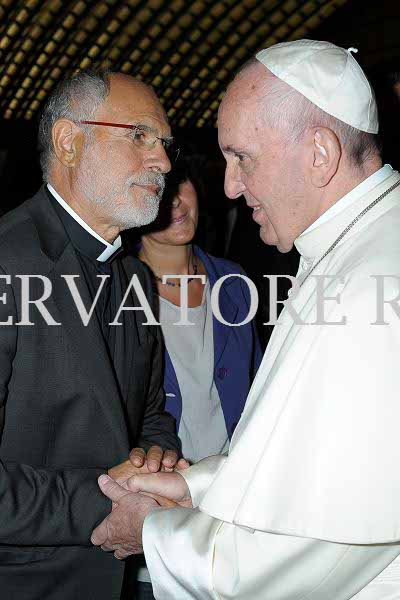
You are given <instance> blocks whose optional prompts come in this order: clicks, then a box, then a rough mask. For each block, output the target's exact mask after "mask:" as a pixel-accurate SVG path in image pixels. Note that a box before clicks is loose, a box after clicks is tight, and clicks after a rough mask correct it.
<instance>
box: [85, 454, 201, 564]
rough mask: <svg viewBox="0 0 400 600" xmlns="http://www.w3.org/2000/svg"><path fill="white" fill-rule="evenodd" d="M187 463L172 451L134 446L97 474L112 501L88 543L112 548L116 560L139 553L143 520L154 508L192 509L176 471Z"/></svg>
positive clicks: (185, 486)
mask: <svg viewBox="0 0 400 600" xmlns="http://www.w3.org/2000/svg"><path fill="white" fill-rule="evenodd" d="M188 466H189V463H188V462H187V461H186V460H185V459H184V458H181V459H180V460H178V454H177V453H176V452H175V450H166V451H163V450H162V449H161V448H160V447H159V446H152V447H151V448H150V450H149V451H148V453H147V454H146V453H145V451H144V450H143V449H142V448H134V449H133V450H132V451H131V453H130V455H129V459H128V460H126V461H125V462H123V463H121V464H120V465H117V466H115V467H112V468H111V469H109V471H108V474H107V475H101V476H100V477H99V486H100V489H101V491H102V492H103V494H104V495H105V496H107V498H109V499H110V500H111V501H112V510H111V512H110V514H109V515H108V516H107V517H106V518H105V519H104V520H103V521H102V523H100V525H98V526H97V527H96V529H95V530H94V531H93V533H92V537H91V542H92V544H94V545H95V546H100V547H101V548H102V550H105V551H113V552H114V556H115V557H116V558H118V559H123V558H126V557H127V556H129V555H131V554H141V553H142V552H143V547H142V530H143V523H144V519H145V518H146V516H147V514H148V513H149V512H150V510H152V509H155V508H160V507H164V508H173V507H184V508H191V507H192V500H191V497H190V492H189V488H188V486H187V484H186V481H185V479H184V478H183V477H182V475H180V474H179V471H181V470H183V469H186V468H187V467H188Z"/></svg>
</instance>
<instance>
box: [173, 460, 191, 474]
mask: <svg viewBox="0 0 400 600" xmlns="http://www.w3.org/2000/svg"><path fill="white" fill-rule="evenodd" d="M189 467H190V463H189V461H187V460H186V458H180V459H179V460H178V462H177V463H176V467H175V469H176V470H177V471H183V470H184V469H188V468H189Z"/></svg>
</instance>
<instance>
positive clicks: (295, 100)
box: [238, 58, 381, 168]
mask: <svg viewBox="0 0 400 600" xmlns="http://www.w3.org/2000/svg"><path fill="white" fill-rule="evenodd" d="M259 64H260V63H259V61H258V60H257V59H256V58H252V59H250V60H249V61H247V63H245V64H244V65H243V67H242V68H241V69H240V70H239V72H238V75H240V74H241V73H243V72H244V71H245V70H247V69H248V68H250V67H252V66H255V65H259ZM265 73H266V78H267V79H266V81H265V96H264V97H263V99H262V102H263V110H264V116H265V120H266V122H267V124H268V126H269V127H271V128H274V129H278V130H281V131H283V132H284V135H287V139H288V141H292V142H298V141H299V140H300V139H301V137H302V135H303V133H304V132H305V130H306V129H308V128H310V127H326V128H329V129H331V130H332V131H333V132H334V133H335V134H336V136H337V138H338V140H339V142H340V144H341V146H342V148H343V149H344V151H345V153H346V154H347V156H348V159H349V161H350V163H352V164H353V165H354V166H355V167H358V168H360V167H362V165H363V163H364V162H366V161H367V160H368V158H369V157H370V156H377V155H378V156H380V154H381V145H380V138H379V136H378V135H375V134H373V133H366V132H365V131H361V130H359V129H356V128H355V127H352V126H351V125H347V123H344V122H343V121H340V120H339V119H337V118H336V117H333V116H332V115H329V114H328V113H326V112H325V111H323V110H322V109H321V108H319V107H318V106H316V105H315V104H313V103H312V102H311V101H310V100H308V98H306V97H305V96H303V94H301V93H300V92H298V91H297V90H295V89H294V88H292V87H291V86H290V85H288V84H287V83H285V82H284V81H282V80H281V79H279V78H278V77H276V76H275V75H274V74H273V73H271V71H269V70H268V69H265Z"/></svg>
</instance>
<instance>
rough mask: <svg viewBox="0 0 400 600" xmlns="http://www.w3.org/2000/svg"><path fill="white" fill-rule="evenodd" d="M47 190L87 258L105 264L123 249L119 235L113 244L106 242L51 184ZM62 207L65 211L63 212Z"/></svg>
mask: <svg viewBox="0 0 400 600" xmlns="http://www.w3.org/2000/svg"><path fill="white" fill-rule="evenodd" d="M47 189H48V191H49V192H50V194H51V196H50V197H51V198H52V199H55V200H57V202H54V207H55V208H56V210H57V213H58V215H59V217H60V219H61V221H62V223H63V225H64V227H65V228H66V230H67V233H68V235H69V237H70V239H71V242H72V243H73V244H74V246H75V247H76V248H77V249H78V250H79V251H80V252H81V253H82V254H84V255H85V256H87V257H88V258H90V259H92V260H96V261H98V262H101V263H104V262H107V261H109V260H110V258H111V257H112V256H113V255H114V254H115V253H116V252H117V251H118V250H119V249H120V248H121V245H122V242H121V236H120V235H119V236H118V237H117V239H116V240H114V242H113V243H112V244H110V243H109V242H107V241H106V240H104V239H103V238H102V237H101V236H100V235H99V234H98V233H96V232H95V231H94V230H93V229H92V228H91V227H90V226H89V225H88V224H87V223H85V221H84V220H83V219H82V218H81V217H80V216H79V215H78V214H77V213H76V212H75V211H74V210H73V208H71V207H70V206H69V204H67V203H66V202H65V200H63V199H62V198H61V196H60V194H59V193H58V192H56V190H55V189H54V188H53V186H52V185H50V183H48V184H47ZM61 207H62V209H63V210H61Z"/></svg>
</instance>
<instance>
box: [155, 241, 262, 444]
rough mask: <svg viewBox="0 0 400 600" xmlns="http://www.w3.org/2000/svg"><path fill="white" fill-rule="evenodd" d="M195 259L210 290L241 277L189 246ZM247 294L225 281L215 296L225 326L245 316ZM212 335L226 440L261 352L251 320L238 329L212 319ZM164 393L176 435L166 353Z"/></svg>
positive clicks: (176, 399)
mask: <svg viewBox="0 0 400 600" xmlns="http://www.w3.org/2000/svg"><path fill="white" fill-rule="evenodd" d="M193 251H194V254H195V255H196V256H198V257H199V258H200V260H201V261H202V263H203V265H204V267H205V270H206V273H207V276H208V279H209V282H210V288H211V290H212V288H213V286H214V285H215V283H216V281H217V280H218V279H219V278H220V277H223V276H224V275H230V274H242V275H243V270H242V269H241V267H240V266H239V265H237V264H235V263H233V262H231V261H229V260H226V259H224V258H214V257H213V256H210V255H209V254H206V253H205V252H203V250H201V249H200V248H199V247H198V246H193ZM249 307H250V292H249V288H248V285H247V284H246V282H245V281H243V279H241V278H240V277H229V278H228V279H226V280H225V281H224V283H223V284H222V286H221V289H220V292H219V308H220V312H221V315H222V317H223V318H224V319H225V321H227V322H228V323H241V322H242V321H244V320H245V319H246V317H247V315H248V313H249ZM213 333H214V381H215V385H216V387H217V390H218V394H219V398H220V401H221V406H222V411H223V413H224V418H225V424H226V429H227V432H228V435H229V438H231V437H232V434H233V431H234V429H235V427H236V425H237V423H238V421H239V419H240V415H241V413H242V410H243V407H244V404H245V401H246V398H247V394H248V391H249V389H250V385H251V383H252V381H253V379H254V376H255V374H256V372H257V369H258V367H259V365H260V362H261V359H262V352H261V347H260V343H259V340H258V336H257V333H256V328H255V324H254V320H253V321H252V322H250V323H248V324H246V325H241V326H239V327H229V326H228V325H224V324H223V323H220V321H218V319H216V318H215V316H214V315H213ZM164 390H165V393H166V394H167V396H166V405H165V408H166V410H167V411H168V412H169V413H171V414H172V415H173V416H174V417H175V419H176V422H177V431H178V430H179V423H180V419H181V415H182V395H181V392H180V389H179V384H178V380H177V377H176V373H175V369H174V366H173V364H172V361H171V358H170V356H169V354H168V351H167V350H165V374H164ZM169 394H171V396H169Z"/></svg>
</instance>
